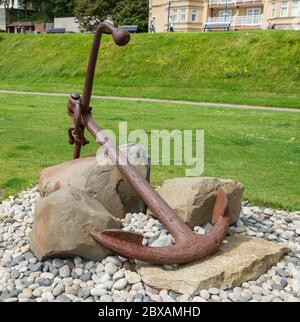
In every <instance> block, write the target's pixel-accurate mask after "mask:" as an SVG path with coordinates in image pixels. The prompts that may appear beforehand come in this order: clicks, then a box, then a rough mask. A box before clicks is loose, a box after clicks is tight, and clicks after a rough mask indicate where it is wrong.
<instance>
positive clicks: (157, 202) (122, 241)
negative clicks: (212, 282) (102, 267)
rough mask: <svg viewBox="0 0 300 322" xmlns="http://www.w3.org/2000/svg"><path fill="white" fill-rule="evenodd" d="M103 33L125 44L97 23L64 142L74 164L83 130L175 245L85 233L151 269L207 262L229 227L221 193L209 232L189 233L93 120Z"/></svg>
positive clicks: (123, 36)
mask: <svg viewBox="0 0 300 322" xmlns="http://www.w3.org/2000/svg"><path fill="white" fill-rule="evenodd" d="M103 33H106V34H112V36H113V39H114V41H115V43H116V44H117V45H119V46H124V45H126V44H127V43H128V42H129V40H130V34H129V33H128V32H127V31H124V30H120V29H117V28H114V27H113V26H112V25H110V24H109V23H100V24H99V26H98V27H97V29H96V33H95V37H94V41H93V46H92V50H91V54H90V59H89V64H88V69H87V75H86V81H85V86H84V92H83V96H82V97H81V96H80V95H79V94H77V93H73V94H71V95H70V97H69V100H68V113H69V115H70V116H71V117H72V119H73V122H72V124H71V126H70V128H69V130H68V134H69V143H70V144H74V145H75V148H74V159H76V158H79V157H80V150H81V147H82V146H84V145H86V144H88V141H87V140H86V139H85V137H84V129H85V128H87V130H88V131H89V132H90V133H91V135H92V136H93V137H94V139H95V140H96V142H97V143H98V144H99V145H102V146H103V148H104V150H105V153H106V154H107V155H108V157H109V158H110V159H111V160H112V161H113V162H114V163H115V164H116V166H117V167H118V169H119V171H120V172H121V173H122V175H123V176H124V178H125V179H126V180H127V181H128V182H129V183H130V184H131V185H132V186H133V188H134V189H135V190H136V192H137V193H138V194H139V196H140V197H141V198H142V199H143V200H144V201H145V203H146V204H147V206H148V207H149V208H150V209H151V211H152V213H153V214H154V215H155V216H156V217H157V218H158V219H159V220H160V222H161V223H162V224H163V225H164V226H165V227H166V228H167V229H168V231H169V232H170V234H171V235H172V237H173V239H174V241H175V244H174V245H172V246H169V247H147V246H143V245H142V241H143V235H142V234H139V233H131V232H126V231H123V230H105V231H103V232H91V233H90V234H91V236H92V237H93V238H94V239H95V240H96V241H97V242H99V243H100V244H102V245H104V246H106V247H108V248H109V249H111V250H112V251H114V252H115V253H117V254H119V255H121V256H124V257H127V258H131V259H138V260H141V261H146V262H151V263H155V264H185V263H190V262H193V261H195V260H198V259H201V258H203V257H206V256H208V255H210V254H212V253H214V252H215V251H216V250H217V249H218V248H219V246H220V245H221V243H222V241H223V239H224V238H225V236H226V233H227V230H228V227H229V225H230V224H231V219H230V215H229V211H228V200H227V196H226V194H225V193H224V191H223V190H222V189H220V190H219V191H218V194H217V197H216V203H215V207H214V211H213V216H212V224H214V227H213V228H212V229H211V230H210V231H209V232H207V233H206V234H204V235H199V234H196V233H194V232H193V231H192V229H191V228H190V227H188V226H187V225H186V224H185V223H184V222H183V220H182V219H181V218H180V217H179V216H177V215H176V214H175V212H174V210H173V209H171V207H170V206H169V205H168V204H167V203H166V201H165V200H164V199H163V198H162V197H161V196H160V195H159V194H158V193H157V192H156V191H155V190H154V189H153V188H152V187H151V185H150V184H149V182H148V181H147V180H145V179H144V178H143V177H142V176H141V175H140V174H139V173H138V172H137V171H136V169H135V168H134V167H133V166H132V165H131V164H130V163H129V161H128V160H127V157H126V156H125V155H124V154H123V153H121V152H120V151H119V149H118V147H116V146H114V145H113V144H112V143H111V142H110V141H109V140H108V138H107V137H106V135H105V133H104V132H103V130H102V129H101V128H100V127H99V126H98V125H97V124H96V123H95V121H94V120H93V117H92V113H91V107H90V100H91V94H92V87H93V81H94V76H95V68H96V62H97V58H98V53H99V48H100V41H101V37H102V34H103Z"/></svg>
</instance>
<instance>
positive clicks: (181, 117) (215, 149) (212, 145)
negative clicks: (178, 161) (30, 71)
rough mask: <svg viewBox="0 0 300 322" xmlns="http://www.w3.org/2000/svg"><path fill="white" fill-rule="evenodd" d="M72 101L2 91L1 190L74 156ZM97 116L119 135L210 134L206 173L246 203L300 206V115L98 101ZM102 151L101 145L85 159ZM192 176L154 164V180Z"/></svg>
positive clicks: (7, 191) (16, 186)
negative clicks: (228, 184) (231, 182)
mask: <svg viewBox="0 0 300 322" xmlns="http://www.w3.org/2000/svg"><path fill="white" fill-rule="evenodd" d="M65 105H66V99H64V98H56V97H43V96H40V97H39V96H32V97H31V96H19V95H17V96H14V95H3V94H0V142H1V144H0V190H1V189H4V190H5V196H7V195H9V194H16V193H17V192H19V191H20V190H22V189H24V188H26V187H28V186H29V185H31V184H34V183H36V181H37V179H38V173H39V171H40V170H41V169H42V168H44V167H47V166H50V165H53V164H57V163H59V162H62V161H65V160H68V159H70V158H71V157H72V147H70V146H69V145H68V144H67V133H66V129H67V127H68V124H69V118H68V116H67V114H66V108H65ZM93 106H94V115H95V119H96V120H97V121H99V123H100V124H101V125H103V126H104V127H105V128H107V129H113V130H114V131H116V130H117V126H118V122H119V121H127V122H128V125H129V130H134V129H140V128H143V129H145V130H147V131H150V130H152V129H168V130H174V129H180V130H183V129H204V130H205V173H204V175H206V176H216V177H223V178H234V179H237V180H240V181H241V182H243V183H244V185H245V198H248V199H250V200H251V201H253V202H255V203H257V204H260V205H269V206H274V207H276V208H277V207H281V208H285V209H297V210H299V209H300V185H299V173H300V145H299V141H300V133H299V122H300V115H299V114H296V113H294V114H293V113H282V112H272V111H250V110H228V109H222V108H216V109H211V108H204V107H203V108H198V107H193V106H180V105H179V106H178V105H172V104H153V103H137V102H120V101H100V100H97V101H94V102H93ZM95 151H96V145H95V143H92V144H91V145H90V146H88V147H87V148H85V149H84V154H89V153H92V152H95ZM183 175H184V168H183V167H175V166H167V167H166V166H164V167H163V166H153V167H152V182H153V183H154V184H161V182H162V180H163V179H166V178H171V177H178V176H183Z"/></svg>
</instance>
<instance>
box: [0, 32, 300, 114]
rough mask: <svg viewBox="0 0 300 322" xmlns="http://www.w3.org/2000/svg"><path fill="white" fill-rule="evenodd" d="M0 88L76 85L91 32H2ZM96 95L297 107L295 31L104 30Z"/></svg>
mask: <svg viewBox="0 0 300 322" xmlns="http://www.w3.org/2000/svg"><path fill="white" fill-rule="evenodd" d="M1 38H2V40H1V39H0V88H2V89H4V88H5V89H16V90H35V91H52V92H57V91H59V92H70V91H73V90H76V91H81V90H82V87H83V79H84V76H85V70H86V64H87V60H88V55H89V50H90V47H91V42H92V35H8V34H4V35H1ZM102 49H103V51H102V52H101V57H100V58H99V64H98V67H97V76H96V81H95V88H94V93H95V94H100V95H115V96H140V97H153V98H164V99H179V100H193V101H209V102H227V103H240V104H254V105H269V106H284V107H296V108H300V55H299V52H300V33H299V32H297V31H285V30H284V31H282V30H281V31H280V30H258V31H240V32H227V33H168V34H166V33H165V34H137V35H132V39H131V42H130V43H129V45H128V46H126V47H122V48H117V46H116V45H115V44H114V43H113V41H112V40H111V37H109V36H105V37H104V42H103V46H102Z"/></svg>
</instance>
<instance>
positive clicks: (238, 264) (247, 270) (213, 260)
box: [137, 236, 289, 295]
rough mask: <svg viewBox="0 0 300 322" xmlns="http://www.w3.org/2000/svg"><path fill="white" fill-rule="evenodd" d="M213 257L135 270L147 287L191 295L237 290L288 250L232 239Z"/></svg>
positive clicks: (255, 240) (247, 239)
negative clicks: (200, 291)
mask: <svg viewBox="0 0 300 322" xmlns="http://www.w3.org/2000/svg"><path fill="white" fill-rule="evenodd" d="M226 240H227V243H225V244H222V246H221V247H220V249H219V250H218V252H217V253H215V254H214V255H212V256H209V257H207V258H205V259H203V260H200V261H197V262H195V263H192V264H188V265H183V266H179V267H178V268H176V269H173V270H170V269H166V268H164V267H161V266H152V265H145V266H138V267H137V271H138V273H139V274H140V275H141V276H142V280H143V282H145V283H146V284H147V285H149V286H151V287H154V288H158V289H167V290H172V291H174V292H177V293H182V294H189V295H192V294H194V293H195V292H197V291H198V290H201V289H207V288H210V287H217V288H220V287H222V286H224V285H226V286H228V287H235V286H240V285H241V284H242V283H243V282H246V281H249V280H255V279H257V278H258V277H259V276H260V275H262V274H264V273H265V272H266V271H267V270H268V269H269V268H270V267H271V266H273V265H274V264H276V263H277V262H278V261H279V260H280V258H281V257H282V256H283V255H284V254H286V253H287V252H289V249H288V248H287V247H286V246H284V245H280V244H277V243H274V242H269V241H266V240H264V239H260V238H254V237H245V236H232V237H228V238H227V239H226Z"/></svg>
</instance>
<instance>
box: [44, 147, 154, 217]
mask: <svg viewBox="0 0 300 322" xmlns="http://www.w3.org/2000/svg"><path fill="white" fill-rule="evenodd" d="M127 147H128V158H129V160H130V162H131V163H132V164H134V165H135V166H136V168H137V170H138V171H139V173H140V174H141V175H142V176H143V178H145V179H149V171H150V168H149V166H148V158H147V153H146V151H145V149H144V148H143V147H142V146H141V145H139V144H129V145H124V146H121V147H120V150H121V151H122V152H126V151H127ZM62 187H74V188H76V189H79V190H81V191H84V192H86V193H87V194H88V195H89V196H90V197H92V198H94V199H96V200H98V201H99V202H100V203H101V204H102V205H103V206H104V207H105V208H106V209H107V210H108V211H109V212H110V213H111V214H113V215H114V216H116V217H118V218H123V217H124V216H125V215H126V213H129V212H131V213H134V212H137V213H139V212H145V211H146V205H145V203H144V202H143V200H142V199H141V198H140V197H139V196H138V195H137V193H136V192H135V190H134V189H133V188H132V186H131V185H130V184H129V183H128V182H127V181H125V179H124V177H123V176H122V175H121V173H120V171H119V170H118V169H117V167H116V166H115V165H114V164H113V162H112V161H110V159H109V158H108V157H107V156H106V155H105V154H104V153H99V154H98V155H97V157H96V156H89V157H83V158H80V159H77V160H72V161H69V162H65V163H62V164H59V165H56V166H53V167H50V168H47V169H45V170H43V171H42V173H41V177H40V180H39V191H40V193H41V195H42V197H45V196H48V195H49V194H51V193H52V192H54V191H57V190H59V189H60V188H62Z"/></svg>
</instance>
